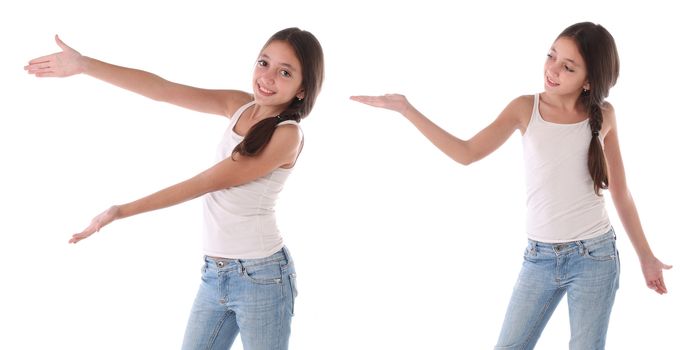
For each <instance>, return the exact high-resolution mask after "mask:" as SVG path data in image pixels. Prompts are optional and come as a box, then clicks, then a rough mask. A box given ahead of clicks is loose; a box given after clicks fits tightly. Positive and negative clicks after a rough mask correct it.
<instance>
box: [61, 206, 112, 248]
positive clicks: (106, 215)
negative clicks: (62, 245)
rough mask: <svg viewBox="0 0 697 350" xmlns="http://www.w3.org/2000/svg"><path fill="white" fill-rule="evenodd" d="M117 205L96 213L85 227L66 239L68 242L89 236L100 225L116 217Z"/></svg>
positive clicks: (78, 240) (102, 225)
mask: <svg viewBox="0 0 697 350" xmlns="http://www.w3.org/2000/svg"><path fill="white" fill-rule="evenodd" d="M118 214H119V207H118V206H116V205H114V206H112V207H111V208H109V209H107V210H105V211H104V212H103V213H101V214H99V215H97V216H96V217H95V218H94V219H92V222H91V223H90V225H89V226H87V228H85V229H84V230H82V232H80V233H76V234H74V235H73V237H72V238H71V239H70V241H68V243H77V242H80V241H81V240H83V239H85V238H87V237H89V236H91V235H92V234H93V233H95V232H98V231H99V230H100V229H101V228H102V227H104V226H106V225H108V224H109V223H110V222H112V221H114V220H116V219H118Z"/></svg>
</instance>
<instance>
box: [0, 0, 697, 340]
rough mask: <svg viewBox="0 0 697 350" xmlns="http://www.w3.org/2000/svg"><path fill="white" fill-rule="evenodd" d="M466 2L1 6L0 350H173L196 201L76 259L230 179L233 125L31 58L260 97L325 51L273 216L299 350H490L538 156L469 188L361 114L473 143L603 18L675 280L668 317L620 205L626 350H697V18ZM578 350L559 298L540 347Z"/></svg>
mask: <svg viewBox="0 0 697 350" xmlns="http://www.w3.org/2000/svg"><path fill="white" fill-rule="evenodd" d="M455 3H456V2H449V1H428V2H425V1H422V2H418V3H416V2H414V3H409V2H405V1H393V2H380V1H362V0H360V1H352V2H345V3H333V2H319V1H318V2H316V3H315V2H312V1H304V0H299V1H278V2H276V1H266V2H257V1H249V2H244V3H241V2H233V1H225V2H224V1H199V2H191V1H163V0H158V1H149V2H147V1H131V0H127V1H126V0H122V1H112V2H109V3H102V2H98V1H47V0H38V1H34V2H21V3H19V2H18V1H15V3H11V2H3V4H2V5H0V29H1V30H0V38H1V39H2V40H1V41H0V42H1V43H2V54H1V55H0V77H1V80H0V84H1V85H0V89H2V90H1V91H2V95H1V96H2V103H0V116H1V118H0V123H1V125H0V152H1V153H0V155H1V157H2V158H1V159H2V169H3V170H2V172H1V173H0V174H1V175H0V176H1V181H0V186H1V188H0V189H1V190H2V192H1V193H2V195H1V196H0V201H1V203H0V204H1V205H2V219H1V220H0V232H1V233H2V235H3V237H4V239H3V241H2V244H0V269H1V273H2V274H1V276H2V285H3V287H2V288H0V293H1V294H0V327H1V328H0V329H1V331H0V348H2V349H47V348H51V349H67V348H70V349H175V348H178V347H179V344H180V341H181V336H182V333H183V331H184V327H185V325H186V320H187V317H188V312H189V308H190V305H191V302H192V300H193V297H194V294H195V292H196V289H197V287H198V281H199V268H200V266H201V262H202V259H201V254H200V231H201V203H200V202H199V201H198V200H195V201H192V202H190V203H185V204H182V205H179V206H177V207H172V208H168V209H165V210H161V211H158V212H153V213H147V214H144V215H140V216H137V217H133V218H129V219H126V220H123V221H119V222H116V223H114V224H112V225H111V226H108V227H107V228H106V229H104V230H103V231H102V232H100V233H98V234H97V235H95V236H93V237H92V238H90V239H88V240H86V241H84V242H81V243H80V244H78V245H69V244H68V243H67V241H68V239H69V237H70V235H71V234H72V233H74V232H77V231H79V230H81V229H82V228H83V227H84V226H85V225H87V224H88V222H89V220H90V219H91V218H92V217H93V216H94V215H96V214H97V213H99V212H100V211H101V210H103V209H105V208H106V207H107V206H109V205H111V204H114V203H123V202H126V201H130V200H133V199H136V198H139V197H141V196H144V195H147V194H149V193H151V192H154V191H156V190H159V189H161V188H164V187H166V186H168V185H171V184H173V183H176V182H179V181H181V180H184V179H186V178H188V177H190V176H192V175H194V174H196V173H198V172H199V171H201V170H203V169H205V168H207V167H208V166H209V165H211V164H213V163H212V161H213V151H214V148H215V145H216V144H217V142H218V140H219V137H220V135H221V134H222V132H223V129H224V127H225V125H226V120H225V119H224V118H220V117H216V116H208V115H204V114H199V113H196V112H192V111H188V110H183V109H179V108H177V107H173V106H169V105H165V104H162V103H157V102H153V101H150V100H148V99H145V98H143V97H140V96H137V95H135V94H132V93H129V92H126V91H124V90H119V89H117V88H114V87H112V86H109V85H107V84H104V83H102V82H100V81H97V80H94V79H92V78H89V77H86V76H78V77H72V78H68V79H36V78H34V77H31V76H28V75H26V73H25V72H24V71H23V70H22V67H23V65H25V64H26V62H27V61H28V60H29V59H31V58H34V57H37V56H39V55H44V54H48V53H52V52H55V51H57V50H58V48H57V47H56V46H55V44H54V42H53V35H54V34H55V33H58V34H60V35H61V37H62V38H63V40H64V41H65V42H66V43H68V45H72V46H73V47H75V48H76V49H77V50H79V51H81V52H82V53H83V54H85V55H89V56H93V57H96V58H99V59H103V60H106V61H108V62H112V63H115V64H119V65H125V66H130V67H136V68H141V69H144V70H148V71H152V72H154V73H157V74H159V75H161V76H163V77H165V78H168V79H170V80H173V81H177V82H180V83H185V84H190V85H195V86H200V87H207V88H236V89H244V90H249V89H250V87H251V73H252V68H253V64H254V61H255V59H256V55H257V53H258V51H259V49H260V48H261V45H262V44H263V43H264V42H265V41H266V39H267V38H268V37H269V36H270V35H271V34H273V33H274V32H276V31H277V30H279V29H282V28H285V27H289V26H298V27H301V28H303V29H307V30H310V31H311V32H313V33H314V34H315V35H316V36H317V37H318V38H319V40H320V42H321V43H322V45H323V47H324V51H325V56H326V81H325V85H324V88H323V91H322V93H321V95H320V97H319V101H318V103H317V105H316V107H315V110H314V111H313V113H312V115H311V116H310V118H308V119H307V120H306V121H305V122H303V128H304V131H305V135H306V143H305V150H304V152H303V154H302V157H301V159H300V161H299V163H298V165H297V168H296V170H295V172H294V174H293V175H292V176H291V178H290V179H289V181H288V183H287V186H286V189H285V190H284V193H283V194H282V197H281V199H280V201H279V204H278V208H277V210H278V215H279V224H280V227H281V229H282V231H283V233H284V236H285V239H286V243H287V245H288V246H289V248H290V249H291V252H292V253H293V255H294V258H295V260H296V266H297V269H298V276H299V277H298V278H299V292H300V295H299V298H298V300H297V304H296V311H297V313H296V317H295V318H294V321H293V335H292V337H291V348H292V349H302V350H304V349H489V348H492V347H493V345H494V343H495V342H496V338H497V336H498V331H499V327H500V324H501V321H502V318H503V315H504V312H505V308H506V306H507V303H508V298H509V296H510V292H511V290H512V286H513V284H514V282H515V279H516V276H517V273H518V269H519V266H520V264H521V262H522V253H523V249H524V245H525V239H526V238H525V232H524V215H525V194H524V190H525V189H524V182H523V172H522V162H521V158H522V157H521V155H522V152H521V146H520V136H519V135H518V134H516V135H514V136H513V137H512V138H511V140H509V142H507V143H506V144H505V145H504V146H503V147H502V148H501V149H500V150H499V151H497V152H496V153H494V154H493V155H491V156H490V157H488V158H487V159H485V160H483V161H481V162H479V163H476V164H474V165H472V166H469V167H463V166H459V165H458V164H456V163H454V162H452V161H450V159H448V158H447V157H446V156H445V155H443V154H441V153H439V151H438V150H437V149H435V147H433V146H431V145H430V144H429V143H428V141H427V140H426V139H425V138H423V137H422V136H421V135H420V134H419V133H418V132H417V131H416V130H415V129H414V128H413V127H412V126H411V125H410V124H409V123H407V122H406V121H405V120H403V119H402V118H401V117H400V116H399V115H397V114H396V113H392V112H389V111H386V110H378V109H373V108H370V107H367V106H363V105H359V104H358V103H355V102H352V101H349V99H348V97H349V96H350V95H354V94H382V93H388V92H399V93H404V94H406V95H407V96H408V97H409V98H410V100H411V102H412V103H413V104H414V105H416V106H417V108H419V109H420V110H421V111H422V112H424V113H425V114H426V115H427V116H429V117H430V118H431V119H432V120H434V121H436V122H437V123H439V124H440V125H442V126H443V127H445V128H446V129H448V130H449V131H451V132H452V133H454V134H456V135H458V136H461V137H470V136H471V135H473V134H474V133H475V132H477V131H478V130H479V129H481V128H482V127H484V126H486V125H487V124H488V123H489V122H490V121H491V120H493V118H495V117H496V116H497V115H498V113H499V112H500V111H501V110H502V109H503V107H504V106H505V105H506V104H507V103H508V102H509V101H510V100H511V99H513V98H515V97H516V96H518V95H521V94H531V93H535V92H538V91H541V90H542V89H543V81H542V65H543V62H544V58H545V54H546V53H547V49H548V48H549V46H550V44H551V43H552V41H553V40H554V38H555V37H556V35H557V34H558V33H559V32H561V30H563V29H564V28H565V27H566V26H568V25H570V24H572V23H575V22H579V21H586V20H589V21H593V22H597V23H601V24H603V25H604V26H605V27H606V28H607V29H608V30H609V31H610V32H611V33H612V34H613V35H614V37H615V40H616V42H617V45H618V48H619V52H620V59H621V63H622V65H621V74H620V79H619V82H618V84H617V85H616V86H615V87H614V88H613V89H612V91H611V95H610V98H609V100H610V101H611V102H612V103H613V104H614V106H615V109H616V110H617V114H618V120H619V128H620V140H621V145H622V150H623V155H624V160H625V165H626V168H627V173H628V181H629V184H630V187H631V189H632V193H633V195H634V198H635V200H636V203H637V205H638V208H639V211H640V214H641V218H642V222H643V225H644V228H645V230H646V232H647V235H648V238H649V241H650V243H651V245H652V248H653V249H654V251H655V253H656V254H657V256H658V257H659V258H661V259H662V260H664V261H665V262H666V263H672V264H674V265H675V268H674V269H673V270H672V271H668V272H667V273H666V281H667V285H668V288H669V293H668V294H667V295H664V296H658V295H655V294H654V293H653V292H652V291H650V290H649V289H647V288H645V287H644V286H643V278H642V275H641V272H640V268H639V265H638V261H637V258H636V255H635V253H634V251H633V249H632V248H631V245H630V244H629V241H628V239H627V238H626V235H625V233H624V230H623V228H622V226H621V224H620V222H619V220H618V219H617V216H616V213H615V211H614V207H612V203H611V201H610V199H609V198H607V200H608V203H607V204H608V208H609V212H610V213H611V215H612V217H611V219H612V220H613V222H614V224H615V228H616V229H617V231H618V236H619V243H618V244H619V249H620V251H621V254H622V277H621V288H620V290H619V293H618V297H617V301H616V304H615V308H614V310H613V316H612V321H611V325H610V331H609V336H608V348H609V349H640V348H641V349H648V348H657V349H676V348H684V347H685V346H688V345H689V344H694V341H692V334H691V333H692V332H694V323H691V321H689V320H690V319H692V315H694V313H695V312H696V311H697V308H696V307H695V306H696V302H695V298H694V291H695V287H696V286H697V284H696V282H695V276H696V273H695V272H696V271H695V267H696V264H695V261H694V259H693V257H692V256H691V253H692V251H693V250H694V249H693V248H694V246H693V244H694V243H695V242H696V240H695V234H696V233H697V232H696V230H695V227H694V225H693V222H694V209H695V205H694V198H695V196H696V195H697V190H696V189H695V185H694V179H695V178H696V177H697V174H696V171H695V170H694V167H693V166H692V165H693V163H694V159H695V156H694V150H695V149H697V144H696V142H695V138H694V136H693V132H694V128H695V126H697V123H696V122H695V117H697V115H696V113H695V109H694V98H695V88H694V81H695V80H696V79H697V74H696V73H695V72H696V71H697V70H696V69H695V68H694V62H696V61H697V51H696V49H695V45H694V37H695V34H697V30H696V29H695V27H694V26H693V25H691V24H689V23H691V22H692V20H693V18H692V16H691V15H690V13H691V12H689V11H687V10H686V8H685V7H684V6H682V5H680V6H679V5H676V3H674V2H673V1H662V2H661V7H649V6H645V5H642V4H641V3H640V2H635V3H633V4H632V5H631V6H632V9H631V10H630V9H628V8H626V7H623V6H619V5H612V4H607V3H608V2H607V1H584V2H573V3H565V2H560V1H544V2H542V1H540V2H518V1H489V2H478V4H477V5H471V4H470V5H466V4H459V5H457V7H455V5H454V4H455ZM627 6H629V5H627ZM608 197H609V196H608ZM681 314H683V315H684V316H685V317H686V318H683V319H686V320H687V321H678V318H679V317H680V315H681ZM568 335H569V330H568V320H567V310H566V306H565V300H563V301H562V303H561V304H560V306H559V308H558V309H557V312H556V314H555V315H554V317H553V318H552V320H551V321H550V323H549V325H548V326H547V328H546V330H545V332H544V333H543V335H542V338H541V340H540V342H539V346H538V349H560V348H564V347H566V343H567V341H568ZM241 348H242V346H241V343H239V342H238V343H237V344H235V346H234V349H241Z"/></svg>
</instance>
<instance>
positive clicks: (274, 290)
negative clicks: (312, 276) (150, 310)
mask: <svg viewBox="0 0 697 350" xmlns="http://www.w3.org/2000/svg"><path fill="white" fill-rule="evenodd" d="M204 260H205V264H204V265H203V267H202V269H201V286H200V287H199V291H198V294H197V296H196V299H195V300H194V305H193V307H192V309H191V315H190V316H189V322H188V325H187V328H186V333H185V335H184V342H183V345H182V349H185V350H203V349H207V350H218V349H230V347H231V346H232V343H233V341H234V340H235V338H236V337H237V334H238V333H239V334H240V337H241V338H242V345H243V346H244V349H245V350H285V349H288V339H289V337H290V323H291V318H292V316H293V308H294V302H295V297H296V296H297V290H296V287H295V267H294V265H293V260H292V258H291V257H290V254H289V252H288V249H286V248H285V247H284V248H283V249H281V250H280V251H278V252H277V253H275V254H273V255H271V256H269V257H266V258H261V259H244V260H235V259H221V258H212V257H208V256H206V257H204Z"/></svg>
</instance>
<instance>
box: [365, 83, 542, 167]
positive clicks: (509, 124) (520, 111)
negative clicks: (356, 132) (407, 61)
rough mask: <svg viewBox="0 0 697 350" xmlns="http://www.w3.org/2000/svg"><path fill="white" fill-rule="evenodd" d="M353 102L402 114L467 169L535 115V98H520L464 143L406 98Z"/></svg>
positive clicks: (375, 97) (388, 96)
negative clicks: (532, 112) (529, 113)
mask: <svg viewBox="0 0 697 350" xmlns="http://www.w3.org/2000/svg"><path fill="white" fill-rule="evenodd" d="M351 99H352V100H354V101H357V102H361V103H364V104H367V105H370V106H374V107H380V108H385V109H389V110H393V111H396V112H399V113H401V114H402V115H404V117H406V118H407V120H409V121H410V122H411V123H412V124H414V126H416V128H417V129H418V130H419V131H420V132H421V133H422V134H424V136H426V138H428V139H429V140H430V141H431V143H433V144H434V145H435V146H436V147H438V149H440V150H441V151H442V152H443V153H445V154H446V155H448V156H449V157H450V158H452V159H453V160H455V161H456V162H458V163H461V164H464V165H468V164H471V163H473V162H476V161H478V160H480V159H482V158H484V157H486V156H487V155H489V154H491V152H493V151H495V150H496V149H497V148H499V147H500V146H501V145H502V144H503V143H504V142H506V140H507V139H508V138H509V137H510V136H511V134H513V132H514V131H515V130H516V129H521V127H522V125H524V123H523V120H524V116H525V113H526V111H528V112H531V111H532V99H531V97H530V96H521V97H518V98H516V99H515V100H513V101H511V103H509V104H508V106H506V108H505V109H504V110H503V111H502V112H501V114H500V115H499V116H498V118H496V120H494V121H493V122H492V123H491V124H489V126H487V127H486V128H484V129H483V130H482V131H480V132H479V133H477V134H476V135H474V136H473V137H472V138H471V139H469V140H462V139H459V138H457V137H455V136H453V135H452V134H450V133H448V132H447V131H445V130H443V129H442V128H441V127H439V126H438V125H436V124H435V123H433V122H432V121H430V120H429V119H428V118H426V117H425V116H424V115H423V114H421V113H420V112H419V111H418V110H416V108H414V107H413V106H412V105H411V104H410V103H409V101H407V99H406V97H404V96H403V95H397V94H388V95H383V96H351Z"/></svg>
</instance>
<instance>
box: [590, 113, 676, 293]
mask: <svg viewBox="0 0 697 350" xmlns="http://www.w3.org/2000/svg"><path fill="white" fill-rule="evenodd" d="M603 118H604V119H605V122H604V123H603V126H605V125H607V126H608V131H607V134H606V135H605V145H604V146H605V147H604V149H605V156H606V159H607V170H608V182H609V184H608V190H609V191H610V194H611V195H612V201H613V203H614V204H615V208H616V209H617V214H618V216H619V217H620V221H622V226H624V230H625V231H626V232H627V235H628V236H629V240H630V241H631V242H632V246H634V250H635V251H636V253H637V256H638V257H639V262H640V263H641V270H642V272H643V274H644V280H645V281H646V286H647V287H649V288H651V289H653V290H654V291H656V293H658V294H664V293H667V292H668V288H666V284H665V281H664V280H663V270H669V269H670V268H672V266H671V265H666V264H664V263H662V262H661V261H660V260H658V258H656V257H655V256H654V255H653V252H652V251H651V247H649V243H648V241H647V239H646V235H645V234H644V230H643V228H642V227H641V221H640V220H639V213H638V211H637V208H636V205H635V204H634V199H632V194H631V193H630V192H629V188H628V187H627V180H626V177H625V172H624V164H623V162H622V155H621V153H620V145H619V140H618V138H617V119H616V118H615V112H614V110H613V108H612V106H611V105H610V104H609V103H608V104H607V106H606V107H605V108H604V110H603Z"/></svg>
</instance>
